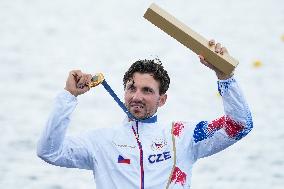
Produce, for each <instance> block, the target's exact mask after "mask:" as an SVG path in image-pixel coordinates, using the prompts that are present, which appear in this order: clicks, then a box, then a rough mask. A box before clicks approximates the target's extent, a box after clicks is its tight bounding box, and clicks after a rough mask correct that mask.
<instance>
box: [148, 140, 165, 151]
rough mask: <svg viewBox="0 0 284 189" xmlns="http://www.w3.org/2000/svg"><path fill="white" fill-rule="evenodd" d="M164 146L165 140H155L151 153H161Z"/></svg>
mask: <svg viewBox="0 0 284 189" xmlns="http://www.w3.org/2000/svg"><path fill="white" fill-rule="evenodd" d="M165 146H167V141H166V140H165V139H156V140H154V141H153V143H152V145H151V148H152V150H153V151H162V150H163V148H164V147H165Z"/></svg>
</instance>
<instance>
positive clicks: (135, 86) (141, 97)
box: [124, 72, 167, 119]
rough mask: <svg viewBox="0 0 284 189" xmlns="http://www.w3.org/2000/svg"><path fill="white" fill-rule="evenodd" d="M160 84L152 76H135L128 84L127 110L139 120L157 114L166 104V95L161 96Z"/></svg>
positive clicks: (126, 88) (142, 74)
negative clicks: (159, 108)
mask: <svg viewBox="0 0 284 189" xmlns="http://www.w3.org/2000/svg"><path fill="white" fill-rule="evenodd" d="M159 86H160V83H159V82H158V81H156V80H155V79H154V78H153V76H152V75H151V74H148V73H138V72H135V73H134V74H133V78H132V79H131V80H130V81H128V82H127V83H126V87H125V94H124V100H125V105H126V107H127V109H128V110H129V111H130V112H131V113H132V114H133V115H134V117H136V118H138V119H144V118H148V117H150V116H152V115H153V114H155V113H156V112H157V109H158V107H161V106H163V105H164V104H165V102H166V100H167V95H166V94H162V95H160V94H159Z"/></svg>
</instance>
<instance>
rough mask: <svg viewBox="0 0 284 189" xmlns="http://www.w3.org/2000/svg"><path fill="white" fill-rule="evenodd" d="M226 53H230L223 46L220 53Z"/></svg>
mask: <svg viewBox="0 0 284 189" xmlns="http://www.w3.org/2000/svg"><path fill="white" fill-rule="evenodd" d="M225 53H228V50H227V48H226V47H222V48H221V50H220V54H221V55H223V54H225Z"/></svg>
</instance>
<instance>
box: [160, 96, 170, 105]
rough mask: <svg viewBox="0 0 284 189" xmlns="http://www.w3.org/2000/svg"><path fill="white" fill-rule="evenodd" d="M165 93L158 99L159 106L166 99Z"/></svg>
mask: <svg viewBox="0 0 284 189" xmlns="http://www.w3.org/2000/svg"><path fill="white" fill-rule="evenodd" d="M167 97H168V96H167V94H162V95H161V96H160V99H159V107H161V106H163V105H164V104H165V103H166V101H167Z"/></svg>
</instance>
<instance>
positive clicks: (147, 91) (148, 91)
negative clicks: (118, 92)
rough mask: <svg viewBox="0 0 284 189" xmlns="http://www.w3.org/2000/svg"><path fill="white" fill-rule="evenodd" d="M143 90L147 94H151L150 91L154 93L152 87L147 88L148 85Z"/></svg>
mask: <svg viewBox="0 0 284 189" xmlns="http://www.w3.org/2000/svg"><path fill="white" fill-rule="evenodd" d="M143 91H144V92H145V93H148V94H152V93H154V90H153V89H151V88H149V87H145V88H143Z"/></svg>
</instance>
